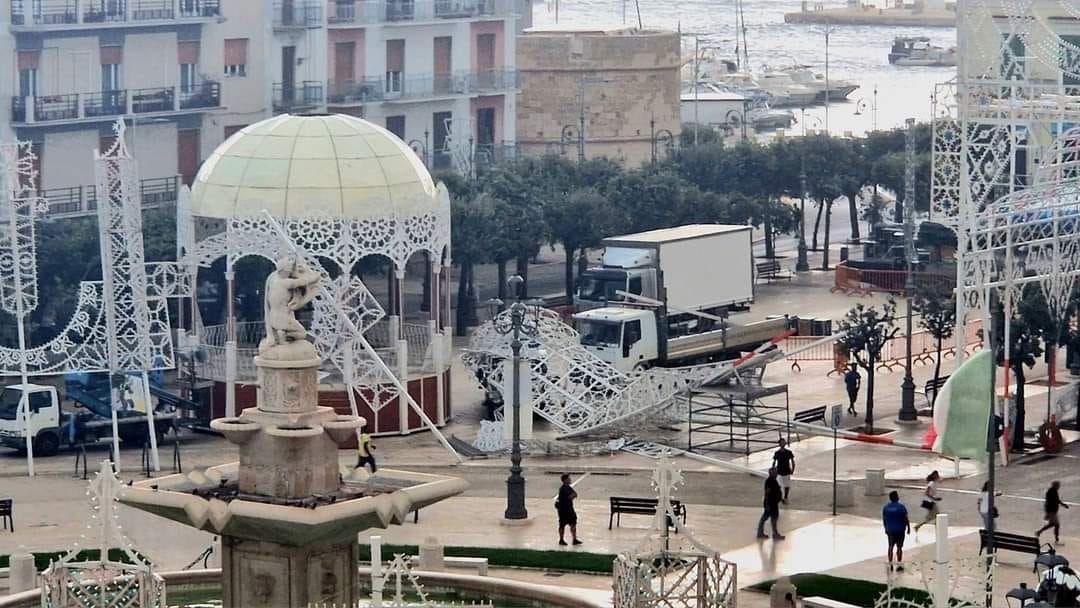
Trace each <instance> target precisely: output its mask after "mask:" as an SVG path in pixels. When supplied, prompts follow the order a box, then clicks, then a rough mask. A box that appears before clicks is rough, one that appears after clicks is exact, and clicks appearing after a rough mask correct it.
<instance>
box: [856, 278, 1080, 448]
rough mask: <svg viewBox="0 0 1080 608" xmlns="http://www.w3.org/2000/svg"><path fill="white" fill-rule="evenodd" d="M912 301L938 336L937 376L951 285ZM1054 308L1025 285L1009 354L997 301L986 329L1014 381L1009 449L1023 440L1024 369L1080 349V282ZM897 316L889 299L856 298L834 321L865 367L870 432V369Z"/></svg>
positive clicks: (950, 328)
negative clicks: (865, 301)
mask: <svg viewBox="0 0 1080 608" xmlns="http://www.w3.org/2000/svg"><path fill="white" fill-rule="evenodd" d="M914 303H915V310H916V311H917V312H918V314H919V324H920V326H921V327H922V328H923V329H925V330H926V331H927V332H928V333H929V334H930V335H931V336H932V337H933V338H934V339H935V340H936V342H937V357H936V359H935V365H934V375H933V378H934V380H935V381H936V380H938V379H939V378H940V377H941V359H942V353H943V350H942V347H943V344H944V342H945V341H946V340H949V339H951V338H952V337H953V334H954V332H955V331H958V330H957V328H956V300H955V297H954V295H953V294H952V293H951V292H949V291H945V290H925V291H922V292H920V293H918V294H916V296H915V298H914ZM1052 308H1053V307H1051V306H1050V304H1049V303H1048V302H1047V300H1046V297H1045V294H1044V293H1043V290H1042V288H1041V287H1040V286H1039V285H1037V284H1029V285H1025V286H1023V288H1022V289H1021V292H1020V298H1019V300H1018V305H1017V307H1016V310H1014V311H1012V314H1011V317H1010V319H1009V336H1008V338H1009V352H1008V354H1009V357H1008V360H1006V358H1005V348H1004V344H1005V329H1004V328H1005V311H1004V308H1003V307H1001V306H998V308H997V310H995V311H994V312H993V315H992V319H991V326H990V331H992V332H993V346H994V352H995V358H996V360H997V364H998V365H1000V366H1008V368H1009V370H1010V371H1011V372H1012V375H1013V377H1012V380H1013V382H1014V383H1015V385H1016V386H1015V391H1014V393H1013V394H1014V399H1015V403H1016V419H1015V420H1014V421H1013V424H1012V433H1013V434H1012V437H1011V438H1010V440H1011V441H1010V443H1011V445H1012V449H1013V450H1017V451H1023V446H1024V426H1025V425H1024V422H1025V418H1026V409H1027V408H1026V400H1025V385H1026V382H1027V372H1026V370H1028V369H1031V368H1032V367H1034V366H1035V363H1036V362H1037V361H1038V360H1039V358H1040V357H1044V356H1045V357H1048V358H1049V357H1052V356H1053V354H1054V353H1056V352H1057V350H1058V349H1059V348H1060V347H1067V348H1068V349H1070V350H1072V351H1078V350H1080V325H1078V324H1076V323H1074V322H1073V321H1074V320H1075V319H1077V318H1078V317H1080V286H1077V287H1076V288H1074V289H1073V293H1072V297H1071V298H1069V300H1068V305H1067V306H1066V307H1065V309H1064V310H1062V311H1055V310H1052ZM897 320H898V318H897V313H896V305H895V303H894V302H893V301H892V300H889V301H888V302H886V303H885V304H884V305H882V307H881V308H880V309H878V308H875V307H873V306H869V307H868V306H863V305H862V304H857V305H856V306H855V307H854V308H852V309H851V310H849V311H848V312H847V314H846V315H845V316H844V318H843V319H841V320H840V321H839V322H838V324H837V326H838V330H839V331H842V332H846V333H845V336H844V337H843V338H842V339H841V340H839V341H838V343H839V344H840V345H842V346H843V347H844V348H845V349H846V350H847V351H848V352H849V353H850V355H851V357H852V359H853V360H854V361H855V363H856V364H857V365H858V366H859V367H861V368H863V370H864V371H865V372H866V376H867V383H866V389H867V390H866V420H865V424H866V429H867V430H868V431H869V432H873V428H874V372H875V370H876V369H877V364H878V363H880V360H881V354H882V351H883V350H884V348H885V345H886V344H887V343H888V341H889V340H890V339H892V338H894V337H896V336H897V334H898V333H899V331H900V330H899V328H897V326H896V324H897ZM959 331H963V330H962V329H961V330H959ZM984 339H985V338H984ZM1048 363H1052V362H1050V361H1048ZM931 398H933V397H931Z"/></svg>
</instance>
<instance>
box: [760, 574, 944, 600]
mask: <svg viewBox="0 0 1080 608" xmlns="http://www.w3.org/2000/svg"><path fill="white" fill-rule="evenodd" d="M790 578H791V582H792V584H793V585H795V587H796V588H797V589H798V593H799V597H804V598H805V597H814V596H817V597H824V598H828V599H830V600H834V601H837V602H844V603H845V604H854V605H855V606H862V607H864V608H873V606H874V604H875V603H876V602H877V599H878V597H880V596H881V594H882V593H884V592H885V590H886V589H887V587H886V585H885V584H884V583H878V582H875V581H864V580H861V579H855V578H844V577H840V576H830V575H828V574H814V573H804V574H796V575H793V576H791V577H790ZM775 582H776V580H770V581H765V582H762V583H758V584H756V585H751V586H750V587H749V588H750V589H753V590H755V591H761V592H763V593H768V592H769V588H770V587H772V585H773V583H775ZM893 598H894V599H895V598H901V599H905V600H909V601H912V602H915V603H916V604H917V605H927V606H928V605H929V602H930V595H929V594H928V593H926V592H925V591H922V590H920V589H912V588H910V587H894V588H893Z"/></svg>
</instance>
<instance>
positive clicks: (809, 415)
mask: <svg viewBox="0 0 1080 608" xmlns="http://www.w3.org/2000/svg"><path fill="white" fill-rule="evenodd" d="M818 420H820V421H821V422H822V424H824V423H825V406H824V405H819V406H817V407H811V408H807V409H805V410H799V411H797V412H795V415H793V416H792V417H791V421H792V422H801V423H803V424H810V423H811V422H815V421H818ZM795 436H796V437H798V438H799V440H802V433H800V432H799V429H798V428H796V429H795Z"/></svg>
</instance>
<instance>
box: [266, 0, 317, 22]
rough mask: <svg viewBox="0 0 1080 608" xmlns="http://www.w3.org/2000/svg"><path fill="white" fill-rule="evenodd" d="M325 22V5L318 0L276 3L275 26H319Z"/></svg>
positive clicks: (286, 0)
mask: <svg viewBox="0 0 1080 608" xmlns="http://www.w3.org/2000/svg"><path fill="white" fill-rule="evenodd" d="M322 22H323V5H322V2H319V1H316V0H308V1H307V2H292V1H290V0H285V1H283V2H276V3H274V27H276V28H291V27H301V28H307V27H319V26H320V25H322Z"/></svg>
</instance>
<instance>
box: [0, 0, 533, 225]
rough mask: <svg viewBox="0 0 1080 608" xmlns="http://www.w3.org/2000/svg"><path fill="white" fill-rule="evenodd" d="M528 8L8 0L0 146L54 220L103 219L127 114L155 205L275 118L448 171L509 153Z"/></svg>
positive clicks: (3, 9)
mask: <svg viewBox="0 0 1080 608" xmlns="http://www.w3.org/2000/svg"><path fill="white" fill-rule="evenodd" d="M518 4H519V0H0V23H2V24H3V27H0V56H4V57H9V58H10V59H9V60H7V61H3V62H0V137H3V138H5V139H7V140H10V139H12V138H18V139H21V140H27V141H31V142H33V144H34V151H35V153H36V155H37V157H38V164H39V172H40V176H39V178H40V183H39V184H38V188H39V189H40V190H41V191H42V193H43V194H44V195H45V196H46V197H47V198H48V199H49V201H50V213H51V214H52V215H55V216H64V215H80V214H89V213H93V212H94V208H95V200H96V193H95V192H94V187H93V182H94V175H93V163H92V151H93V150H95V149H101V148H104V147H107V146H108V145H109V144H110V143H111V138H112V125H113V123H114V122H115V121H116V119H117V118H118V117H124V119H125V120H126V121H127V122H128V126H129V128H128V129H127V133H128V135H127V136H128V138H129V141H128V146H129V148H130V149H132V150H133V151H134V154H135V155H136V156H137V157H138V159H139V161H140V177H141V181H142V196H143V200H144V203H145V204H146V205H147V206H155V205H160V204H167V203H171V202H174V201H175V200H176V193H177V191H178V189H179V187H180V185H181V184H184V183H188V184H190V182H191V180H192V179H193V178H194V176H195V173H196V172H197V171H198V168H199V166H200V164H201V162H202V160H203V159H205V158H206V157H207V156H209V154H210V153H211V152H212V151H213V150H214V149H215V148H216V147H217V146H218V145H219V144H220V143H221V142H222V141H224V140H225V139H226V138H228V137H229V136H230V135H232V133H234V132H236V131H238V130H239V129H241V128H243V127H244V126H246V125H249V124H251V123H254V122H257V121H259V120H262V119H263V118H266V117H268V116H271V115H273V114H278V113H285V112H290V113H309V112H341V113H346V114H352V115H356V116H363V117H365V118H367V119H369V120H372V121H373V122H375V123H376V124H380V125H382V126H385V127H386V128H387V129H389V130H390V131H392V132H393V133H395V134H397V135H398V136H399V137H401V138H402V139H403V140H405V141H407V142H412V145H413V147H414V149H415V150H416V151H417V152H418V153H420V154H422V155H423V156H424V157H425V160H426V161H427V162H428V163H429V164H431V165H432V166H433V168H437V169H444V168H445V169H452V168H458V169H466V170H467V169H469V168H470V167H471V165H472V163H473V162H486V161H490V160H493V159H498V158H500V157H502V156H504V155H505V154H506V153H507V150H508V149H511V150H512V148H513V142H514V134H515V132H516V127H515V117H516V105H515V104H516V93H517V89H518V85H517V72H516V69H515V66H514V58H515V52H516V48H515V43H516V39H517V32H518V28H519V24H518V19H519V18H520V10H518Z"/></svg>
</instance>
